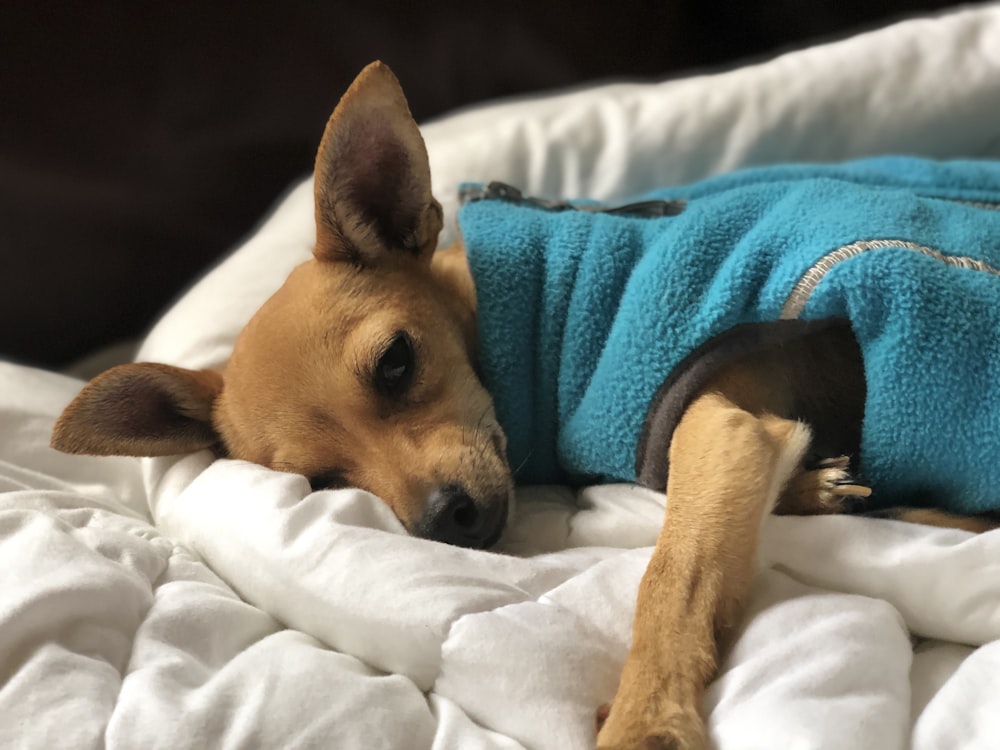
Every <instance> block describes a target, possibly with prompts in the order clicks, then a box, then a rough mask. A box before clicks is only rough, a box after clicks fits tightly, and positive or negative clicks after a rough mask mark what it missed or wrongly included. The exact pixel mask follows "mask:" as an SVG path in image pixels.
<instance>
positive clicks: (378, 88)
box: [313, 62, 442, 265]
mask: <svg viewBox="0 0 1000 750" xmlns="http://www.w3.org/2000/svg"><path fill="white" fill-rule="evenodd" d="M314 179H315V197H316V247H315V249H314V251H313V252H314V255H315V256H316V257H317V258H318V259H319V260H333V261H342V260H347V261H350V262H352V263H356V264H359V265H370V264H374V263H377V262H378V261H379V260H380V259H381V258H383V257H384V256H386V254H391V253H405V254H409V255H412V256H414V257H416V258H418V259H420V260H423V261H425V262H428V263H429V262H430V258H431V256H432V255H433V252H434V249H435V246H436V245H437V236H438V234H439V233H440V231H441V224H442V222H441V206H440V204H439V203H438V202H437V201H436V200H434V196H433V195H432V194H431V173H430V165H429V164H428V162H427V149H426V147H425V146H424V139H423V137H422V136H421V135H420V129H419V128H418V127H417V123H416V122H414V120H413V116H412V115H411V114H410V108H409V106H408V105H407V103H406V97H405V96H403V90H402V88H400V85H399V81H397V80H396V76H395V75H393V73H392V71H391V70H389V68H388V67H387V66H386V65H383V64H382V63H380V62H374V63H372V64H370V65H369V66H368V67H366V68H365V69H364V70H362V71H361V73H360V74H359V75H358V77H357V78H356V79H355V80H354V83H352V84H351V87H350V88H349V89H348V90H347V93H345V94H344V96H343V98H342V99H341V100H340V103H339V104H338V105H337V108H336V109H335V110H334V111H333V114H332V115H331V116H330V120H329V122H328V123H327V125H326V132H325V133H324V134H323V140H322V141H321V143H320V146H319V152H318V153H317V155H316V174H315V178H314Z"/></svg>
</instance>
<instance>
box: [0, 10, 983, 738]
mask: <svg viewBox="0 0 1000 750" xmlns="http://www.w3.org/2000/svg"><path fill="white" fill-rule="evenodd" d="M423 132H424V136H425V139H426V141H427V145H428V150H429V154H430V159H431V168H432V174H433V179H434V187H435V193H436V195H437V197H438V198H439V200H440V201H441V202H442V204H443V206H444V208H445V215H446V218H447V222H446V229H445V231H444V236H443V237H442V241H443V242H447V241H448V240H449V239H450V238H452V237H453V236H454V232H455V225H454V217H455V213H456V209H457V190H456V188H457V185H458V184H459V183H461V182H463V181H467V180H493V179H495V180H501V181H504V182H508V183H511V184H514V185H517V186H519V187H521V188H522V189H523V190H525V191H527V192H529V193H532V194H536V195H547V196H589V197H593V198H598V199H606V200H617V199H622V198H625V197H627V196H630V195H634V194H637V193H641V192H642V191H644V190H647V189H651V188H653V187H658V186H662V185H671V184H682V183H684V182H687V181H691V180H695V179H698V178H701V177H704V176H707V175H711V174H717V173H721V172H725V171H729V170H732V169H735V168H738V167H741V166H744V165H753V164H766V163H774V162H782V161H804V160H805V161H834V160H840V159H846V158H851V157H856V156H863V155H867V154H877V153H911V154H920V155H924V156H928V157H936V158H950V157H1000V8H998V7H996V6H993V5H984V6H978V7H977V6H973V7H969V8H966V9H962V10H959V11H955V12H951V13H949V14H946V15H942V16H937V17H931V18H925V19H917V20H911V21H906V22H902V23H899V24H896V25H892V26H889V27H886V28H884V29H881V30H877V31H873V32H870V33H866V34H863V35H860V36H856V37H853V38H850V39H847V40H844V41H839V42H835V43H830V44H826V45H821V46H816V47H812V48H809V49H805V50H801V51H797V52H793V53H789V54H786V55H783V56H780V57H777V58H775V59H772V60H769V61H766V62H762V63H759V64H756V65H751V66H747V67H743V68H739V69H735V70H732V71H728V72H724V73H718V74H713V75H705V76H698V77H692V78H683V79H677V80H670V81H665V82H659V83H643V84H609V85H601V86H593V87H588V88H585V89H578V90H574V91H569V92H563V93H556V94H552V95H550V96H545V97H540V98H533V99H530V100H519V101H512V102H505V103H498V104H493V105H487V106H481V107H477V108H475V109H471V110H468V111H465V112H461V113H458V114H455V115H452V116H449V117H445V118H443V119H440V120H437V121H434V122H430V123H427V124H426V125H424V127H423ZM312 237H313V226H312V194H311V183H310V181H308V180H307V181H304V182H302V183H301V184H298V185H295V186H293V187H292V188H291V189H290V190H289V192H288V193H287V194H286V196H285V197H284V198H283V199H282V200H281V201H280V203H279V204H278V205H277V206H276V207H275V208H274V210H273V211H272V212H271V213H270V215H269V216H268V217H267V218H266V220H264V221H263V222H262V223H261V225H260V226H259V228H258V229H257V230H256V231H255V232H254V233H253V234H252V236H251V237H250V238H249V239H248V240H247V241H246V242H245V243H243V244H242V245H241V246H240V247H238V248H236V249H235V251H234V252H233V253H232V254H231V255H230V256H229V257H228V258H227V259H226V260H224V261H223V262H222V263H221V264H219V265H218V266H217V267H216V268H215V269H213V270H212V271H211V272H210V273H209V274H208V275H206V276H205V277H204V278H203V279H202V280H201V281H200V282H199V283H198V284H197V285H195V286H194V287H193V288H192V289H190V291H188V292H187V293H186V294H185V295H184V296H183V297H182V298H181V299H180V300H179V301H178V302H177V303H176V304H175V305H174V306H173V307H172V308H171V309H170V310H169V311H168V312H167V313H166V314H165V315H164V316H163V317H162V318H161V320H160V322H159V323H158V324H157V325H156V327H155V328H154V329H153V330H152V331H151V332H150V333H149V335H148V336H146V337H144V339H143V340H142V341H141V342H140V345H139V352H138V355H137V358H138V359H143V360H154V361H161V362H168V363H172V364H178V365H182V366H186V367H215V366H220V365H222V364H223V363H224V362H225V360H226V357H227V353H228V351H229V350H230V348H231V346H232V344H233V341H234V338H235V336H236V334H237V332H238V331H239V329H240V328H241V326H242V325H243V323H244V322H245V321H246V320H247V319H248V317H249V316H250V314H251V313H252V312H253V310H254V309H255V308H256V307H257V306H259V304H260V303H261V302H262V301H263V300H264V299H265V298H266V297H267V295H268V294H270V293H271V292H272V291H273V290H274V289H276V288H277V287H278V285H279V284H280V283H281V281H282V280H283V279H284V277H285V275H286V274H287V273H288V271H289V270H290V269H291V268H292V267H293V266H294V265H295V264H297V263H298V262H301V261H302V260H304V259H305V258H306V257H308V254H309V251H310V243H311V241H312ZM81 385H82V381H81V380H80V379H79V378H77V377H75V376H73V375H67V374H64V373H56V372H49V371H43V370H38V369H31V368H28V367H23V366H19V365H14V364H9V363H0V717H2V718H0V747H5V748H6V747H11V748H14V747H16V748H86V747H102V746H103V747H109V748H138V747H142V748H156V747H165V748H166V747H169V748H187V747H191V748H207V747H213V748H216V747H217V748H235V747H246V748H314V747H315V748H319V747H323V748H407V749H412V750H424V749H427V750H431V749H433V750H446V749H449V748H462V749H463V750H466V749H470V750H475V749H477V748H482V749H483V750H486V749H491V748H495V749H505V750H507V749H509V750H513V749H515V748H541V749H548V748H587V747H591V746H592V741H593V739H592V738H593V712H594V708H595V707H596V706H597V705H599V704H600V703H602V702H603V701H606V700H608V699H609V698H610V697H612V695H613V693H614V690H615V687H616V684H617V677H618V672H619V670H620V668H621V665H622V662H623V660H624V657H625V654H626V651H627V647H628V641H629V637H630V626H631V613H632V610H633V608H634V599H635V594H636V589H637V586H638V582H639V579H640V577H641V575H642V572H643V569H644V566H645V563H646V561H647V560H648V558H649V555H650V551H651V545H652V544H653V542H654V540H655V538H656V535H657V533H658V531H659V527H660V524H661V521H662V516H663V510H664V499H663V498H662V497H659V496H658V495H657V494H656V493H652V492H649V491H646V490H644V489H642V488H639V487H635V486H629V485H608V486H595V487H587V488H583V489H580V490H578V491H573V490H571V489H569V488H566V487H551V486H545V487H525V488H522V489H520V490H519V493H518V512H517V515H516V517H515V518H514V520H513V523H512V525H511V526H510V528H509V530H508V532H507V533H506V534H505V536H504V538H503V540H502V541H501V544H500V546H499V549H498V550H497V551H496V552H482V551H474V550H466V549H458V548H453V547H448V546H444V545H440V544H437V543H433V542H428V541H424V540H419V539H414V538H410V537H408V536H406V535H405V533H404V532H403V529H402V527H401V525H400V524H399V522H398V521H397V520H396V519H395V518H394V517H393V515H392V514H391V512H390V511H389V510H388V509H387V508H386V507H385V506H384V505H383V504H382V503H381V502H380V501H379V500H378V499H377V498H375V497H372V496H371V495H368V494H367V493H364V492H361V491H358V490H349V489H348V490H336V491H321V492H311V491H310V488H309V484H308V482H307V481H306V480H305V479H304V478H303V477H300V476H296V475H291V474H283V473H278V472H273V471H269V470H267V469H264V468H262V467H259V466H256V465H252V464H247V463H243V462H238V461H231V460H213V457H212V456H211V455H209V454H208V453H207V452H204V453H197V454H192V455H187V456H179V457H171V458H159V459H143V460H137V459H127V458H90V457H72V456H66V455H62V454H59V453H56V452H54V451H52V450H50V449H49V448H48V447H47V444H48V436H49V432H50V430H51V426H52V423H53V420H54V419H55V417H56V416H57V415H58V414H59V412H60V411H61V409H62V408H63V407H64V406H65V405H66V404H67V403H68V402H69V400H70V399H71V398H72V397H73V396H74V395H75V394H76V392H77V391H78V390H79V388H80V387H81ZM498 553H499V554H498ZM761 556H762V572H761V574H760V575H759V577H758V579H757V582H756V584H755V586H754V591H753V596H752V600H751V603H750V607H749V611H748V613H747V616H746V618H745V621H744V623H743V625H742V626H741V628H740V630H739V633H738V635H737V638H736V640H735V642H734V644H733V646H732V647H731V648H730V649H729V650H728V651H727V652H726V654H725V655H724V659H723V662H722V666H721V669H720V673H719V676H718V678H717V679H716V680H715V681H714V682H713V683H712V684H711V686H710V688H709V690H708V693H707V696H706V701H705V713H706V716H707V717H708V723H709V728H710V732H711V736H712V740H713V742H714V744H715V745H716V746H717V747H718V748H720V749H723V750H736V749H738V748H879V749H881V748H904V747H909V748H927V749H934V750H937V749H939V748H995V747H997V745H998V743H1000V531H995V532H990V533H987V534H983V535H979V536H974V535H971V534H968V533H965V532H961V531H956V530H942V529H934V528H929V527H921V526H916V525H910V524H903V523H898V522H893V521H885V520H875V519H866V518H860V517H822V518H812V519H803V518H793V517H780V518H773V519H771V520H770V521H769V522H768V524H767V525H766V526H765V528H764V532H763V542H762V552H761Z"/></svg>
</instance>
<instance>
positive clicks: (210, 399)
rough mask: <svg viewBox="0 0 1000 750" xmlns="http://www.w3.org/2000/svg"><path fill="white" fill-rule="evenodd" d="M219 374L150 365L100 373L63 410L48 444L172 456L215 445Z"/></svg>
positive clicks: (70, 449)
mask: <svg viewBox="0 0 1000 750" xmlns="http://www.w3.org/2000/svg"><path fill="white" fill-rule="evenodd" d="M221 391H222V376H221V375H220V374H219V373H217V372H214V371H212V370H185V369H182V368H180V367H171V366H169V365H160V364H153V363H139V364H128V365H119V366H118V367H113V368H111V369H110V370H108V371H107V372H104V373H102V374H101V375H98V376H97V377H96V378H94V380H92V381H91V382H90V383H88V384H87V385H86V386H85V387H84V389H83V390H82V391H81V392H80V394H79V395H78V396H77V397H76V398H75V399H73V402H72V403H70V405H69V406H67V407H66V409H65V411H63V413H62V415H61V416H60V417H59V419H58V421H57V422H56V425H55V428H54V429H53V430H52V442H51V445H52V447H53V448H55V449H56V450H60V451H62V452H64V453H86V454H90V455H95V456H170V455H174V454H178V453H189V452H191V451H195V450H199V449H201V448H209V447H212V446H214V445H216V444H217V443H218V442H219V436H218V435H217V434H216V432H215V429H214V428H213V427H212V404H213V403H214V402H215V398H216V396H218V395H219V393H220V392H221Z"/></svg>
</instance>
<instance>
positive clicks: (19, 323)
mask: <svg viewBox="0 0 1000 750" xmlns="http://www.w3.org/2000/svg"><path fill="white" fill-rule="evenodd" d="M955 4H956V3H954V2H945V1H943V0H868V1H862V0H762V1H760V2H756V1H754V0H747V1H746V2H720V1H719V0H700V1H699V0H659V2H633V1H631V0H618V1H617V2H612V3H585V2H580V1H579V0H577V1H576V2H568V1H565V0H564V1H563V2H551V1H547V0H537V1H536V2H533V3H515V2H509V1H508V2H492V3H483V4H480V3H475V2H471V1H470V0H464V1H463V2H457V1H453V0H442V1H441V2H433V0H426V1H425V2H420V1H419V0H409V1H408V2H398V1H397V2H388V1H379V0H368V1H367V2H364V3H362V2H355V3H349V2H337V1H336V0H333V1H330V2H324V3H304V2H301V3H296V2H294V1H290V0H286V1H285V2H280V3H279V2H252V1H250V0H247V1H246V2H236V1H234V2H225V3H224V2H213V1H212V0H203V1H202V2H181V1H177V2H156V3H153V2H144V1H143V0H129V1H127V2H126V1H124V0H107V1H106V2H101V1H100V0H92V1H91V2H80V3H78V4H60V3H55V2H41V1H35V2H30V3H23V4H19V3H14V2H9V1H8V2H6V3H5V4H4V5H3V6H2V8H0V357H3V358H8V359H15V360H18V361H22V362H27V363H31V364H38V365H44V366H49V367H58V366H63V365H66V364H67V363H69V362H71V361H73V360H74V359H76V358H78V357H80V356H82V355H84V354H86V353H88V352H91V351H93V350H94V349H96V348H98V347H100V346H102V345H106V344H109V343H112V342H114V341H117V340H120V339H122V338H126V337H133V336H136V335H138V334H140V333H142V332H143V331H144V330H145V329H147V328H148V327H149V325H150V324H151V323H152V322H153V320H154V319H155V317H156V316H157V314H158V313H159V312H161V311H162V310H163V309H164V307H165V306H166V305H168V304H169V303H170V302H171V301H172V300H173V299H174V298H175V297H176V296H177V295H178V294H179V293H180V292H181V291H182V290H183V289H184V288H185V287H186V286H188V285H189V284H190V283H191V282H192V281H193V280H194V278H196V277H197V276H198V275H199V273H201V272H202V271H204V270H205V269H206V267H208V266H210V265H211V264H212V263H213V262H214V261H215V260H216V259H217V258H218V257H219V256H220V254H221V253H223V252H224V251H225V250H227V249H228V248H230V247H232V245H233V244H234V243H235V242H236V241H238V240H239V239H240V238H241V237H243V236H244V235H245V234H246V233H247V232H248V231H249V230H250V229H251V228H252V227H253V226H254V224H255V223H256V222H257V221H258V220H259V219H260V217H261V215H262V213H263V212H264V211H266V209H267V208H268V207H269V206H270V205H271V203H272V202H273V201H274V199H275V198H276V197H277V196H278V195H279V194H280V193H281V192H282V191H283V190H284V189H285V188H286V187H288V185H289V184H290V183H291V182H292V181H293V180H295V179H296V178H299V177H302V176H304V175H306V174H308V173H309V172H310V171H311V169H312V159H313V156H314V153H315V149H316V145H317V143H318V141H319V137H320V135H321V133H322V130H323V126H324V124H325V122H326V118H327V116H328V115H329V113H330V111H331V110H332V109H333V106H334V105H335V104H336V102H337V99H338V98H339V96H340V94H341V93H342V92H343V90H344V88H345V87H346V86H347V85H348V84H349V83H350V81H351V80H352V79H353V77H354V75H355V74H356V73H357V72H358V71H359V70H360V69H361V68H362V67H363V66H364V65H365V64H366V63H368V62H370V61H371V60H373V59H376V58H380V59H382V60H384V61H385V62H387V63H388V64H389V65H390V66H391V67H392V68H393V70H394V71H395V72H396V74H397V76H398V77H399V78H400V80H401V82H402V84H403V88H404V89H405V91H406V93H407V96H408V98H409V101H410V105H411V108H412V110H413V113H414V115H415V116H416V118H417V119H418V120H426V119H428V118H432V117H434V116H436V115H439V114H442V113H445V112H447V111H449V110H451V109H453V108H456V107H459V106H463V105H468V104H470V103H474V102H480V101H483V100H485V99H492V98H496V97H504V96H510V95H514V94H519V93H524V92H531V91H539V90H544V89H551V88H557V87H562V86H568V85H572V84H577V83H580V82H583V81H589V80H592V79H601V78H633V79H634V78H645V79H658V78H664V77H667V76H676V75H680V74H682V73H684V72H685V71H690V70H696V69H697V70H704V69H706V68H716V67H720V66H725V65H731V64H733V63H734V62H736V61H740V60H744V59H747V58H751V57H760V56H763V55H768V54H773V53H774V52H776V51H780V50H784V49H788V48H790V47H802V46H807V45H809V44H812V43H815V42H817V41H825V40H827V39H830V38H835V37H839V36H846V35H848V34H850V33H853V32H855V31H858V30H862V29H866V28H871V27H875V26H880V25H883V24H885V23H888V22H890V21H893V20H896V19H898V18H900V17H904V16H912V15H917V14H921V13H926V12H929V11H933V10H937V9H941V8H944V7H946V6H950V5H955Z"/></svg>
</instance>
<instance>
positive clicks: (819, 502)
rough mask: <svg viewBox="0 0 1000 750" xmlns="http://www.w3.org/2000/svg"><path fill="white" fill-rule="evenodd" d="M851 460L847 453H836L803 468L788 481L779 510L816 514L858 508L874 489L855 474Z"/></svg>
mask: <svg viewBox="0 0 1000 750" xmlns="http://www.w3.org/2000/svg"><path fill="white" fill-rule="evenodd" d="M850 464H851V461H850V458H848V457H847V456H834V457H833V458H825V459H823V460H822V461H819V462H817V463H816V464H815V468H811V469H805V470H803V471H802V472H800V473H799V474H798V475H796V476H795V477H793V478H792V479H791V481H790V482H789V483H788V486H787V487H786V488H785V491H784V492H783V493H782V496H781V499H780V500H779V502H778V507H777V509H776V510H777V512H778V513H786V514H794V515H813V514H822V513H849V512H854V511H856V510H858V509H859V508H860V507H861V506H862V505H863V504H864V501H865V500H866V499H867V498H868V497H870V496H871V494H872V491H871V488H870V487H865V486H864V485H863V484H859V483H858V481H857V479H856V478H855V477H853V476H852V475H851V473H850Z"/></svg>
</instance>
